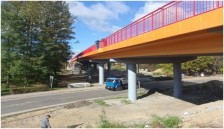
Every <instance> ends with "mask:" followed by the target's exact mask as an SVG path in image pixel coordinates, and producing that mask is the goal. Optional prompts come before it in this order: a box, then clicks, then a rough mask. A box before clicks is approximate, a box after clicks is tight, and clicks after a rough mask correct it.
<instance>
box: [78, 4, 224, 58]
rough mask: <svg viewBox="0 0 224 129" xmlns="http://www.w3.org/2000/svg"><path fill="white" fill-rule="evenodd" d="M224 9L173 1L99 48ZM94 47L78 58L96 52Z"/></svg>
mask: <svg viewBox="0 0 224 129" xmlns="http://www.w3.org/2000/svg"><path fill="white" fill-rule="evenodd" d="M221 7H223V1H172V2H169V3H168V4H166V5H164V6H162V7H161V8H158V9H157V10H155V11H153V12H151V13H149V14H147V15H145V16H144V17H142V18H140V19H138V20H136V21H135V22H133V23H131V24H129V25H128V26H126V27H124V28H122V29H120V30H118V31H117V32H115V33H113V34H111V35H110V36H108V37H106V38H104V39H103V40H101V41H100V42H99V48H103V47H106V46H109V45H111V44H115V43H117V42H120V41H123V40H126V39H129V38H132V37H135V36H138V35H141V34H143V33H146V32H150V31H152V30H156V29H158V28H161V27H164V26H167V25H170V24H173V23H176V22H179V21H182V20H185V19H188V18H190V17H194V16H196V15H199V14H202V13H206V12H209V11H212V10H215V9H218V8H221ZM96 49H97V48H96V45H95V44H94V45H92V46H91V47H89V48H87V49H86V50H84V51H83V52H81V53H79V54H78V55H77V56H76V58H80V57H82V55H84V54H86V53H89V52H91V51H94V50H96Z"/></svg>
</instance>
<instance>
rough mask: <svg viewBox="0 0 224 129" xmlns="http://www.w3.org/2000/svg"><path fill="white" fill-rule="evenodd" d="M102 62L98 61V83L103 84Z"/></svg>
mask: <svg viewBox="0 0 224 129" xmlns="http://www.w3.org/2000/svg"><path fill="white" fill-rule="evenodd" d="M103 65H104V64H103V63H99V84H101V85H103V82H104V68H103Z"/></svg>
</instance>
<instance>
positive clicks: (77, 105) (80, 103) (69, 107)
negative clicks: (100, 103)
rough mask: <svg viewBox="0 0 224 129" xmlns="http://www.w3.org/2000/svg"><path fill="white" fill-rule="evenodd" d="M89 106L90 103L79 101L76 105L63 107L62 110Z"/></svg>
mask: <svg viewBox="0 0 224 129" xmlns="http://www.w3.org/2000/svg"><path fill="white" fill-rule="evenodd" d="M90 104H92V103H91V102H89V101H79V102H76V103H71V104H67V105H65V106H64V108H66V109H71V108H79V107H83V106H88V105H90Z"/></svg>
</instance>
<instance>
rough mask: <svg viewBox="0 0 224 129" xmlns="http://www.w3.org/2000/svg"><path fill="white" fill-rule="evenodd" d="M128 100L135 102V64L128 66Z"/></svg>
mask: <svg viewBox="0 0 224 129" xmlns="http://www.w3.org/2000/svg"><path fill="white" fill-rule="evenodd" d="M128 99H129V100H131V101H135V100H137V90H136V65H135V64H128Z"/></svg>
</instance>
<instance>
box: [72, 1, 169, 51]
mask: <svg viewBox="0 0 224 129" xmlns="http://www.w3.org/2000/svg"><path fill="white" fill-rule="evenodd" d="M68 3H69V8H70V12H71V13H72V15H74V16H78V19H77V21H76V23H75V24H74V26H75V30H74V31H75V33H76V34H75V37H76V40H78V41H79V43H78V44H74V42H75V41H76V40H71V41H70V42H71V46H72V51H73V52H75V54H78V53H79V52H81V51H83V50H85V49H86V48H88V47H89V46H91V45H92V44H94V42H95V41H96V40H100V39H102V38H105V37H107V36H109V35H111V34H112V33H113V32H115V31H117V30H119V29H121V28H123V27H125V26H126V25H128V24H130V23H131V22H133V21H135V20H137V19H139V18H140V17H142V16H144V15H146V14H148V13H150V12H152V11H153V10H155V9H157V8H159V7H161V6H163V5H165V4H166V3H168V1H124V2H123V1H116V2H115V1H100V2H98V1H91V2H87V1H80V2H78V1H68Z"/></svg>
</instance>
